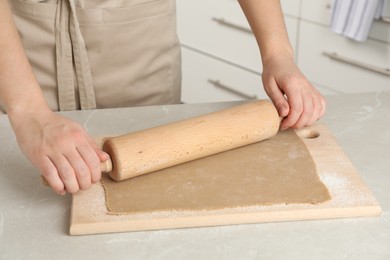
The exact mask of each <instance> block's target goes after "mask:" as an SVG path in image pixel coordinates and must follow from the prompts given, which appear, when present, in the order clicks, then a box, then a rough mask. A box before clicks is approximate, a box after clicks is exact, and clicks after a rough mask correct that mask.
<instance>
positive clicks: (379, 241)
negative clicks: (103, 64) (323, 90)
mask: <svg viewBox="0 0 390 260" xmlns="http://www.w3.org/2000/svg"><path fill="white" fill-rule="evenodd" d="M327 99H328V112H327V115H326V117H325V118H324V119H323V120H321V121H322V122H323V123H325V124H327V126H328V127H329V128H330V129H331V131H332V133H333V134H334V136H335V137H336V139H337V140H338V142H339V143H340V145H341V147H342V148H343V149H344V151H345V152H346V153H347V155H348V156H349V157H350V159H351V161H352V162H353V164H354V165H355V166H356V167H357V169H358V171H359V173H360V174H361V176H362V177H363V179H364V181H365V182H366V183H367V184H368V186H369V187H370V189H371V191H372V192H373V193H374V195H375V197H376V198H377V200H378V201H379V203H380V204H381V206H382V209H383V214H382V216H380V217H373V218H354V219H333V220H316V221H301V222H284V223H265V224H250V225H235V226H223V227H207V228H188V229H176V230H161V231H148V232H133V233H114V234H104V235H91V236H79V237H72V236H70V235H68V229H69V217H70V205H71V196H69V195H66V196H57V195H55V194H54V193H53V192H51V190H50V189H48V188H47V187H44V186H42V185H41V181H40V178H39V177H38V172H37V171H36V170H35V169H34V168H33V167H32V166H31V165H30V164H29V162H28V161H27V160H26V159H25V158H24V156H23V155H22V154H21V152H20V150H19V148H18V146H17V144H16V140H15V136H14V134H13V132H12V130H11V127H10V125H9V122H8V119H7V117H6V116H0V129H1V130H0V177H1V180H0V259H84V260H86V259H93V260H96V259H102V258H103V257H104V258H107V257H111V259H263V258H270V259H342V258H347V259H390V92H383V93H369V94H354V95H338V96H331V97H328V98H327ZM234 104H237V103H211V104H191V105H172V106H156V107H142V108H123V109H106V110H97V111H78V112H67V113H63V115H65V116H69V117H71V118H73V119H75V120H76V121H78V122H80V123H81V124H82V125H83V126H84V127H85V128H86V129H87V130H88V131H89V132H90V133H91V134H92V135H96V136H104V135H115V134H121V133H126V132H129V131H134V130H138V129H143V128H146V127H151V126H154V125H158V124H162V123H166V122H169V121H174V120H178V119H182V118H186V117H191V116H195V115H199V114H203V113H206V112H211V111H215V110H219V109H222V108H225V107H229V106H232V105H234Z"/></svg>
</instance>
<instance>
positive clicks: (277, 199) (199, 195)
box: [102, 130, 331, 215]
mask: <svg viewBox="0 0 390 260" xmlns="http://www.w3.org/2000/svg"><path fill="white" fill-rule="evenodd" d="M102 184H103V186H104V189H105V192H106V205H107V209H108V213H109V214H118V215H122V214H138V213H147V212H157V211H172V210H173V211H202V210H215V209H225V208H235V207H246V206H257V205H258V206H263V205H264V206H265V205H274V204H296V203H297V204H307V203H310V204H318V203H321V202H325V201H328V200H330V198H331V197H330V194H329V192H328V190H327V188H326V186H325V185H324V184H323V183H322V182H321V180H320V179H319V176H318V175H317V172H316V166H315V163H314V161H313V159H312V158H311V155H310V153H309V151H308V150H307V148H306V146H305V144H304V143H303V142H302V141H301V140H300V138H299V137H298V136H297V134H296V133H295V131H292V130H288V131H283V132H280V133H279V134H278V135H276V136H275V137H274V138H272V139H269V140H266V141H263V142H259V143H255V144H251V145H247V146H245V147H242V148H237V149H234V150H230V151H227V152H223V153H219V154H216V155H213V156H209V157H206V158H202V159H198V160H195V161H191V162H187V163H184V164H181V165H177V166H174V167H170V168H167V169H164V170H160V171H158V172H154V173H151V174H147V175H143V176H139V177H135V178H132V179H129V180H125V181H122V182H115V181H113V180H111V179H110V177H108V176H107V175H105V176H103V178H102Z"/></svg>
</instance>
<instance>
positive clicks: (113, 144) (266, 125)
mask: <svg viewBox="0 0 390 260" xmlns="http://www.w3.org/2000/svg"><path fill="white" fill-rule="evenodd" d="M279 125H280V118H279V116H278V112H277V111H276V109H275V107H274V106H273V105H272V104H271V103H270V102H268V101H255V102H251V103H246V104H243V105H238V106H235V107H232V108H228V109H224V110H221V111H218V112H214V113H210V114H206V115H203V116H198V117H194V118H190V119H186V120H183V121H178V122H174V123H170V124H166V125H162V126H158V127H154V128H150V129H146V130H142V131H139V132H134V133H130V134H126V135H122V136H118V137H113V138H108V139H106V140H105V142H104V145H103V150H104V151H105V152H107V153H108V154H109V155H110V160H108V161H107V162H106V163H103V164H102V165H101V166H102V167H101V168H102V171H103V172H108V174H109V175H110V177H111V178H112V179H114V180H116V181H121V180H125V179H128V178H132V177H135V176H139V175H142V174H146V173H150V172H153V171H157V170H160V169H163V168H167V167H170V166H174V165H177V164H181V163H184V162H188V161H191V160H195V159H199V158H202V157H206V156H208V155H212V154H216V153H219V152H223V151H227V150H230V149H234V148H237V147H241V146H244V145H247V144H251V143H255V142H258V141H261V140H264V139H267V138H270V137H272V136H274V135H276V133H277V132H278V129H279Z"/></svg>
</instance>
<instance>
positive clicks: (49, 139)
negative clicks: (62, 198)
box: [10, 110, 108, 195]
mask: <svg viewBox="0 0 390 260" xmlns="http://www.w3.org/2000/svg"><path fill="white" fill-rule="evenodd" d="M10 119H11V122H12V126H13V128H14V131H15V134H16V137H17V141H18V144H19V146H20V148H21V150H22V151H23V153H24V154H25V155H26V156H27V158H28V159H29V160H30V161H31V162H32V164H33V165H35V166H36V167H37V168H38V169H39V171H40V173H41V174H42V175H43V176H44V177H45V179H46V180H47V182H48V183H49V185H50V186H51V187H52V189H53V190H54V191H55V192H57V193H58V194H61V195H64V194H65V193H66V192H70V193H75V192H77V191H78V190H79V189H82V190H85V189H88V188H89V187H90V186H91V184H92V183H96V182H97V181H99V180H100V177H101V171H100V162H102V161H105V160H107V159H108V155H107V154H106V153H104V152H103V151H101V150H100V149H99V147H98V146H97V145H96V143H95V141H94V140H93V139H92V138H91V137H89V136H88V134H87V133H86V132H85V131H84V129H83V128H82V127H81V126H80V125H78V124H77V123H75V122H74V121H72V120H70V119H68V118H66V117H63V116H61V115H58V114H56V113H54V112H52V111H50V110H44V111H38V112H32V113H27V114H23V115H20V116H18V115H12V117H10Z"/></svg>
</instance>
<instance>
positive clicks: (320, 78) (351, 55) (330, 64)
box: [298, 22, 390, 93]
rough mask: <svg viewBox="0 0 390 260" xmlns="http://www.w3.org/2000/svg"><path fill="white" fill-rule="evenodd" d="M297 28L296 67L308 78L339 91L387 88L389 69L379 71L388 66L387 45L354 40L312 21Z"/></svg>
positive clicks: (389, 86)
mask: <svg viewBox="0 0 390 260" xmlns="http://www.w3.org/2000/svg"><path fill="white" fill-rule="evenodd" d="M300 30H301V34H300V35H301V38H300V40H299V49H300V51H299V56H298V66H299V67H300V68H301V70H302V71H303V73H304V74H305V75H306V76H307V77H308V78H309V79H310V80H311V81H313V82H315V83H318V84H320V85H323V86H329V87H331V88H333V89H335V90H336V91H338V92H342V93H353V92H370V91H378V90H390V70H389V71H388V73H389V75H385V74H381V73H379V72H380V71H383V73H386V68H390V46H389V45H388V44H386V43H383V42H379V41H374V40H370V39H369V40H367V41H366V42H364V43H359V42H355V41H352V40H349V39H346V38H344V37H341V36H339V35H336V34H334V33H332V32H330V30H329V29H328V27H326V26H322V25H320V24H315V23H308V22H302V23H301V25H300ZM308 35H309V36H310V37H308ZM358 65H361V66H358ZM375 69H376V70H378V71H377V72H375V71H373V70H375Z"/></svg>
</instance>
